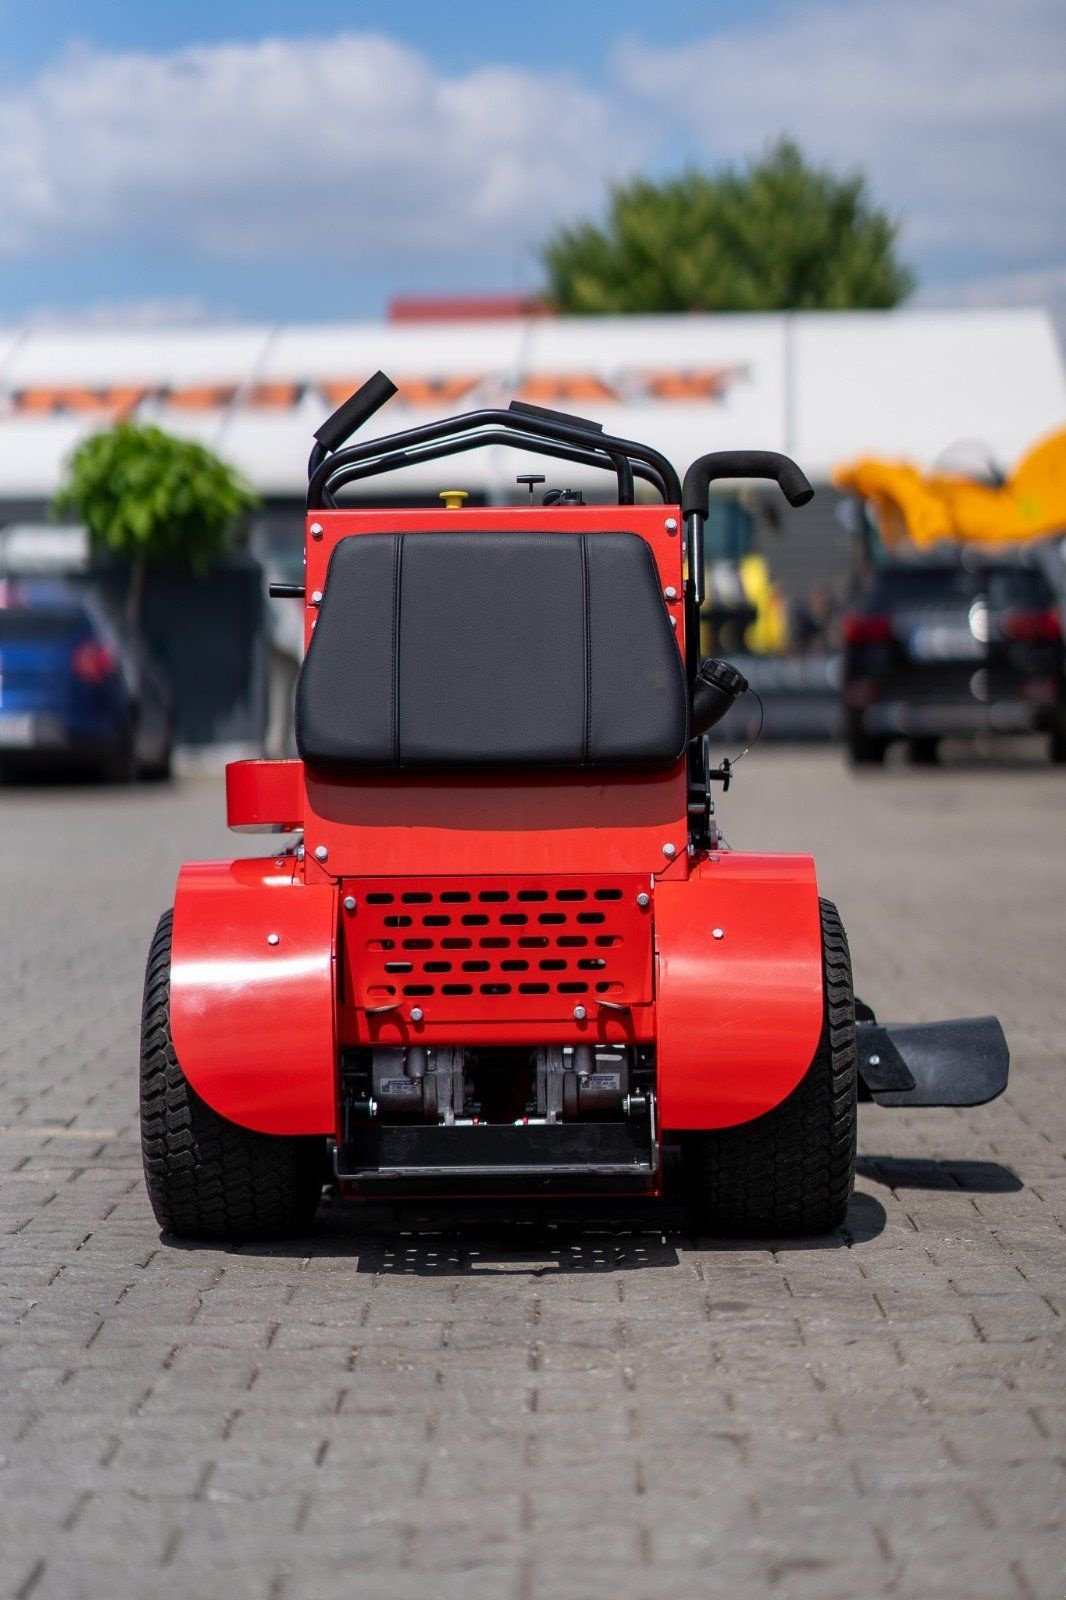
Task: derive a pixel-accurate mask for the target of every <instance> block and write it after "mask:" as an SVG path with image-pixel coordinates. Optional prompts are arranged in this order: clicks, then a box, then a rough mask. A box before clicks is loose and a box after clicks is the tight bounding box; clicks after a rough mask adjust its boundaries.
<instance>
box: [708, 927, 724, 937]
mask: <svg viewBox="0 0 1066 1600" xmlns="http://www.w3.org/2000/svg"><path fill="white" fill-rule="evenodd" d="M711 937H712V938H713V939H724V938H725V929H724V928H712V929H711Z"/></svg>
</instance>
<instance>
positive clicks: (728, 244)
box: [542, 139, 914, 314]
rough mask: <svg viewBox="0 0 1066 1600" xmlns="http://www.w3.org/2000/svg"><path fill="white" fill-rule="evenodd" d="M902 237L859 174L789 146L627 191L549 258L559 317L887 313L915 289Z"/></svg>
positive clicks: (637, 182)
mask: <svg viewBox="0 0 1066 1600" xmlns="http://www.w3.org/2000/svg"><path fill="white" fill-rule="evenodd" d="M897 230H898V225H897V223H896V222H895V221H893V219H892V218H891V217H889V216H888V215H887V213H885V212H884V211H882V210H880V209H878V208H877V207H876V206H874V204H873V203H872V201H871V199H870V197H869V194H868V192H867V187H866V180H865V178H864V177H863V175H862V174H861V173H859V172H852V173H848V174H845V175H844V176H840V175H838V174H836V173H834V172H832V171H831V170H830V169H829V168H827V167H818V166H813V165H811V164H809V163H808V162H807V161H805V160H804V158H803V155H802V154H801V152H800V150H799V149H798V148H797V146H796V145H795V144H794V143H793V142H792V141H791V140H790V139H782V140H780V141H779V142H778V143H777V144H775V145H774V146H772V148H770V149H769V150H768V151H767V152H766V154H765V155H763V156H761V157H759V158H758V159H756V160H754V161H751V162H749V163H747V164H746V165H745V166H742V167H730V168H727V169H726V170H725V171H723V172H721V173H719V174H717V175H715V176H711V175H710V174H708V173H705V172H700V171H698V170H696V169H695V168H690V169H689V170H687V171H685V172H682V173H681V174H680V175H679V176H677V177H674V178H669V179H666V180H665V181H664V182H662V183H653V182H652V181H651V180H650V179H647V178H636V179H634V180H632V181H631V182H629V183H625V184H620V185H617V186H616V187H615V188H613V189H612V191H611V196H610V201H609V204H608V208H607V218H606V221H605V223H604V225H603V226H602V227H598V226H596V225H595V224H594V223H591V222H582V223H579V224H577V225H576V226H575V227H570V228H561V229H560V230H558V231H557V232H556V233H555V234H554V235H553V236H552V237H551V238H549V240H548V241H547V243H546V244H545V245H544V247H543V250H542V261H543V264H544V267H545V270H546V273H547V294H548V298H549V300H550V301H551V302H552V303H553V304H554V305H555V306H557V307H558V309H559V310H561V311H569V312H581V313H586V314H588V313H617V312H640V311H792V310H796V311H843V310H859V309H864V310H865V309H875V310H879V309H884V308H887V307H890V306H894V305H898V304H899V302H900V301H901V300H903V299H905V298H906V296H907V295H908V294H909V293H910V292H911V290H912V289H913V287H914V278H913V276H912V274H911V273H910V272H909V271H908V269H907V268H906V267H905V266H902V265H901V264H900V262H899V261H898V260H897V259H896V254H895V242H896V233H897Z"/></svg>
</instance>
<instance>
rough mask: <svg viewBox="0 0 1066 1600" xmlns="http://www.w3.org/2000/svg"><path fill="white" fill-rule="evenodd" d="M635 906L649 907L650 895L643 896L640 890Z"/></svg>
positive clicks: (642, 891) (643, 893)
mask: <svg viewBox="0 0 1066 1600" xmlns="http://www.w3.org/2000/svg"><path fill="white" fill-rule="evenodd" d="M637 905H638V906H650V905H651V895H650V894H645V892H644V890H643V889H642V890H641V891H640V893H639V894H638V895H637Z"/></svg>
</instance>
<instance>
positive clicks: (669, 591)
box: [663, 584, 677, 600]
mask: <svg viewBox="0 0 1066 1600" xmlns="http://www.w3.org/2000/svg"><path fill="white" fill-rule="evenodd" d="M663 593H664V594H665V595H666V598H667V599H668V600H676V599H677V590H676V589H675V588H674V586H673V584H670V585H669V587H668V588H666V589H664V590H663Z"/></svg>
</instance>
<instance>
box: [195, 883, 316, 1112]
mask: <svg viewBox="0 0 1066 1600" xmlns="http://www.w3.org/2000/svg"><path fill="white" fill-rule="evenodd" d="M294 867H295V862H293V861H291V860H286V861H284V863H283V864H282V865H279V863H278V861H277V860H275V859H268V860H265V861H234V862H214V861H194V862H190V863H188V864H187V865H186V866H184V867H183V868H182V870H181V875H180V877H179V879H178V890H177V896H176V899H175V902H174V938H173V949H172V956H171V978H170V1025H171V1030H172V1033H173V1037H174V1050H175V1053H176V1055H177V1058H178V1061H179V1062H180V1064H181V1068H182V1071H183V1072H184V1073H185V1076H186V1077H187V1078H188V1080H189V1082H190V1083H191V1084H192V1086H193V1088H194V1089H195V1090H196V1093H197V1094H198V1095H200V1097H201V1098H202V1099H203V1100H206V1101H207V1104H208V1105H209V1106H211V1107H212V1108H213V1109H214V1110H215V1111H217V1112H219V1113H220V1114H221V1115H222V1116H224V1117H228V1118H229V1119H230V1121H232V1122H239V1123H242V1124H243V1125H244V1126H245V1127H247V1128H255V1129H256V1130H257V1131H258V1132H260V1133H332V1132H333V1129H334V1124H335V1120H336V1109H335V1075H336V1065H335V1063H336V1042H335V1022H334V1017H335V997H336V979H335V976H334V959H333V957H334V942H335V936H336V915H337V911H336V893H335V891H334V890H333V889H332V888H330V887H329V886H326V885H318V884H314V885H309V884H305V883H302V882H300V880H299V879H298V878H294V876H293V870H294ZM274 934H276V935H277V942H276V943H275V944H271V943H270V942H269V940H270V937H271V935H274Z"/></svg>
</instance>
